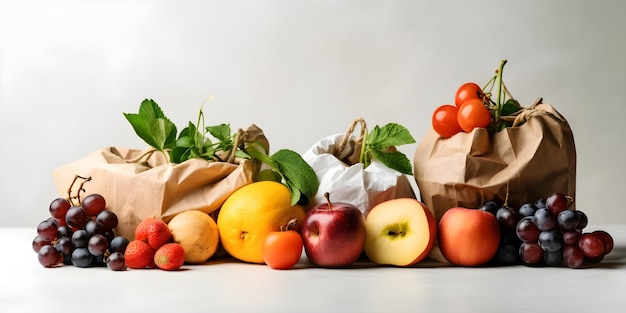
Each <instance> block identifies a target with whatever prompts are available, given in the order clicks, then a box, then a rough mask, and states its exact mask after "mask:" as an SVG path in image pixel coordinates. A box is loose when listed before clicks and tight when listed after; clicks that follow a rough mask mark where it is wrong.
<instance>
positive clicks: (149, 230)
mask: <svg viewBox="0 0 626 313" xmlns="http://www.w3.org/2000/svg"><path fill="white" fill-rule="evenodd" d="M171 238H172V232H171V231H170V229H169V228H168V227H167V224H165V222H163V221H162V220H159V219H156V218H154V217H147V218H144V219H143V220H142V221H141V222H139V225H137V228H136V229H135V240H143V241H145V242H147V243H148V244H149V245H150V247H152V249H154V250H157V249H158V248H160V247H161V246H162V245H164V244H166V243H168V242H170V239H171Z"/></svg>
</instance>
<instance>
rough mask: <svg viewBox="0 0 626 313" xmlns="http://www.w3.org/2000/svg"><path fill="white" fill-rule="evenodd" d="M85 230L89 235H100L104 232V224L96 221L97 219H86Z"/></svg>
mask: <svg viewBox="0 0 626 313" xmlns="http://www.w3.org/2000/svg"><path fill="white" fill-rule="evenodd" d="M85 230H86V231H87V233H88V234H89V236H90V237H91V236H93V235H102V234H104V231H105V229H104V226H102V224H101V223H98V222H97V221H94V220H88V221H87V224H85Z"/></svg>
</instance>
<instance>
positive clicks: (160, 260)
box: [154, 242, 185, 271]
mask: <svg viewBox="0 0 626 313" xmlns="http://www.w3.org/2000/svg"><path fill="white" fill-rule="evenodd" d="M154 263H155V264H156V266H158V267H159V268H160V269H162V270H166V271H174V270H177V269H179V268H180V267H181V266H182V265H183V263H185V249H184V248H183V246H181V245H180V244H179V243H174V242H173V243H167V244H164V245H163V246H161V248H159V250H157V251H156V253H155V254H154Z"/></svg>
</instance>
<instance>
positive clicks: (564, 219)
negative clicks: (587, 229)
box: [556, 210, 578, 230]
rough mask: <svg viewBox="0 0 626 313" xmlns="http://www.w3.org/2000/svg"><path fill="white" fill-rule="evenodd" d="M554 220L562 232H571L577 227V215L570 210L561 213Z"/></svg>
mask: <svg viewBox="0 0 626 313" xmlns="http://www.w3.org/2000/svg"><path fill="white" fill-rule="evenodd" d="M556 220H557V223H558V225H559V228H560V229H562V230H573V229H576V227H577V226H578V215H577V214H576V212H574V211H572V210H563V211H561V213H559V215H557V217H556Z"/></svg>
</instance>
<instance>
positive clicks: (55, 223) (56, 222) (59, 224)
mask: <svg viewBox="0 0 626 313" xmlns="http://www.w3.org/2000/svg"><path fill="white" fill-rule="evenodd" d="M46 222H49V223H51V224H52V225H54V227H56V228H59V226H61V223H60V222H59V220H58V219H56V218H54V217H48V218H47V219H46Z"/></svg>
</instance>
